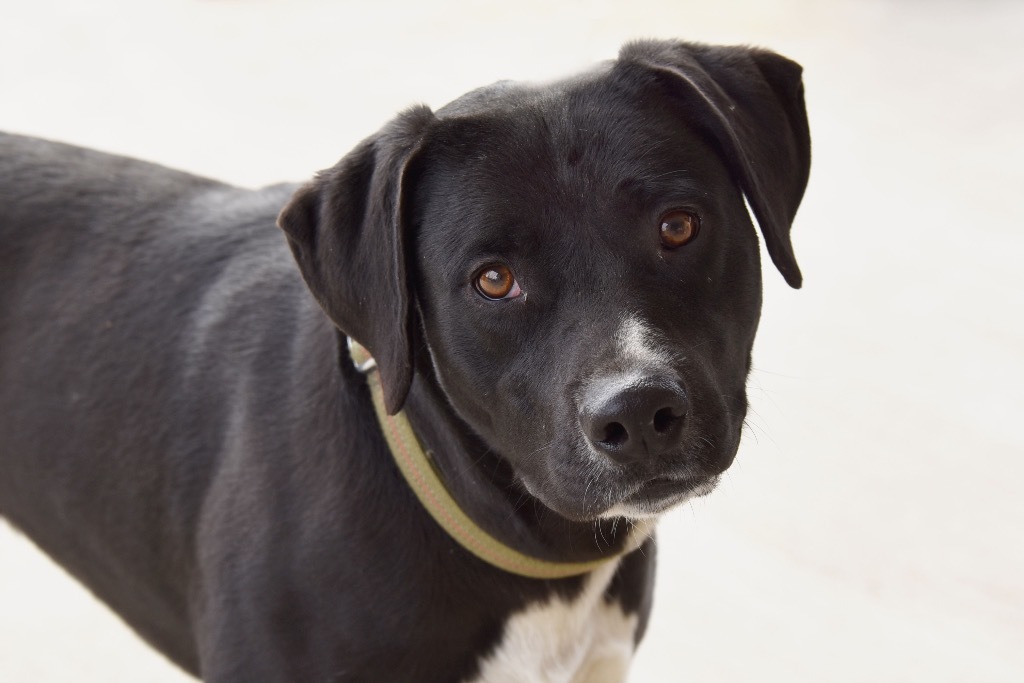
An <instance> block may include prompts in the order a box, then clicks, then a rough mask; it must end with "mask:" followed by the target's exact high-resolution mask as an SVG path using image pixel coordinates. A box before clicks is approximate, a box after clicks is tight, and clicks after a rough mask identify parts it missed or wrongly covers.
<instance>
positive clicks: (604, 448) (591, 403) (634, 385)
mask: <svg viewBox="0 0 1024 683" xmlns="http://www.w3.org/2000/svg"><path fill="white" fill-rule="evenodd" d="M617 384H618V383H616V382H612V381H608V382H604V383H601V382H598V383H595V384H593V385H592V386H591V387H590V388H589V389H588V391H587V393H586V397H585V398H584V400H583V402H582V404H581V405H580V426H581V427H582V428H583V433H584V434H585V435H586V437H587V439H589V440H590V443H591V444H593V446H594V448H596V449H597V451H598V452H599V453H605V454H606V455H608V457H610V458H612V459H614V460H616V461H619V462H631V461H636V460H641V459H644V458H649V457H654V456H659V455H663V454H665V453H668V452H670V451H672V450H673V449H675V448H678V446H679V445H680V442H681V440H682V434H683V423H684V422H685V420H686V412H687V410H688V408H689V401H688V400H687V398H686V392H685V391H684V390H683V389H682V387H680V386H678V385H677V384H675V383H674V382H671V381H668V380H661V379H651V378H642V379H638V380H636V381H633V382H630V383H628V384H626V385H625V386H621V385H618V386H617Z"/></svg>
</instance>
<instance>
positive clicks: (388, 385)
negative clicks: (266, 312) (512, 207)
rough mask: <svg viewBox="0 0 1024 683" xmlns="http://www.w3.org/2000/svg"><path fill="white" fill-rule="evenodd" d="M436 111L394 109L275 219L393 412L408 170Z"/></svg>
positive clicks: (403, 313) (404, 288)
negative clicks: (368, 362) (361, 351)
mask: <svg viewBox="0 0 1024 683" xmlns="http://www.w3.org/2000/svg"><path fill="white" fill-rule="evenodd" d="M435 120H436V119H435V117H434V114H433V113H432V112H431V111H430V109H428V108H427V107H416V108H414V109H410V110H409V111H406V112H405V113H403V114H401V115H399V116H398V117H396V118H395V119H394V120H393V121H391V122H390V123H389V124H388V125H386V126H385V127H384V128H383V129H381V131H380V132H378V133H377V134H376V135H373V136H372V137H370V138H368V139H367V140H364V141H363V142H362V143H360V144H359V146H357V147H356V148H355V149H354V150H352V151H351V152H349V153H348V154H347V155H346V156H345V157H344V158H343V159H342V160H341V161H339V162H338V163H337V164H336V165H335V166H334V167H332V168H329V169H327V170H325V171H321V172H320V173H318V174H317V176H316V178H314V179H313V180H312V181H311V182H309V183H307V184H306V185H304V186H303V187H301V188H300V189H299V190H298V191H297V192H296V193H295V195H294V196H293V197H292V199H291V201H290V202H288V204H287V205H286V206H285V207H284V209H283V210H282V211H281V214H280V216H278V219H277V224H278V226H279V227H280V228H281V229H282V230H284V232H285V233H286V234H287V236H288V243H289V246H291V249H292V253H293V254H294V255H295V260H296V261H297V262H298V264H299V270H300V271H301V272H302V277H303V278H304V279H305V281H306V284H307V285H308V286H309V289H310V290H311V291H312V292H313V296H314V297H316V300H317V302H319V304H320V307H321V308H323V310H324V311H325V312H326V313H327V315H328V317H329V318H330V319H331V320H332V321H333V322H334V324H335V325H336V326H337V327H338V328H339V329H341V330H342V331H343V332H345V334H347V335H349V336H350V337H352V338H353V339H355V340H356V341H358V342H359V343H360V344H362V345H363V346H365V347H366V348H367V349H368V350H369V351H370V353H371V354H373V357H374V359H375V360H376V361H377V369H378V372H380V375H381V383H382V384H383V387H384V403H385V406H386V407H387V410H388V413H390V414H392V415H393V414H394V413H396V412H398V410H399V409H400V408H401V407H402V404H403V403H404V402H405V397H406V394H407V393H408V392H409V386H410V384H411V383H412V372H413V366H412V338H411V336H412V329H413V322H412V317H411V316H412V310H411V306H410V303H409V302H410V290H409V283H408V281H407V277H408V276H407V268H406V255H405V246H404V245H405V222H406V215H407V210H408V207H406V206H405V203H406V201H405V200H406V195H407V194H408V192H407V188H406V187H405V185H406V180H407V170H408V168H409V165H410V162H411V160H412V159H413V158H414V156H415V155H416V152H417V150H418V149H419V148H420V145H421V143H422V140H423V137H424V134H425V132H426V130H427V128H428V127H429V126H430V125H431V123H433V122H434V121H435Z"/></svg>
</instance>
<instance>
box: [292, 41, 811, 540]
mask: <svg viewBox="0 0 1024 683" xmlns="http://www.w3.org/2000/svg"><path fill="white" fill-rule="evenodd" d="M800 71H801V70H800V67H799V66H798V65H796V64H795V63H793V62H791V61H789V60H787V59H785V58H783V57H780V56H778V55H776V54H774V53H771V52H767V51H763V50H757V49H748V48H721V47H708V46H702V45H693V44H685V43H667V42H642V43H635V44H632V45H629V46H627V47H625V48H624V49H623V51H622V53H621V54H620V57H619V59H618V60H617V61H615V62H611V63H608V64H605V65H602V66H601V67H599V68H598V69H596V70H595V71H593V72H591V73H588V74H584V75H582V76H580V77H577V78H573V79H569V80H565V81H561V82H558V83H554V84H550V85H545V86H530V85H518V84H506V83H500V84H497V85H495V86H491V87H489V88H485V89H482V90H479V91H475V92H472V93H470V94H468V95H466V96H464V97H462V98H460V99H459V100H456V101H455V102H453V103H451V104H449V105H448V106H446V107H444V108H443V109H441V110H439V111H438V112H437V113H436V114H434V113H432V112H431V111H429V110H428V109H426V108H417V109H413V110H410V111H408V112H406V113H404V114H403V115H401V116H399V117H398V118H397V119H396V120H394V121H393V122H391V123H390V124H389V125H388V126H386V127H385V128H384V129H383V130H382V131H380V132H379V133H378V134H377V135H375V136H373V137H372V138H370V139H369V140H367V141H365V142H364V143H362V144H361V145H360V146H359V147H358V148H356V149H355V150H354V151H353V152H351V153H350V154H349V155H347V156H346V157H345V158H344V159H342V160H341V162H339V164H338V165H337V166H335V167H334V168H332V169H329V170H327V171H325V172H323V173H321V174H320V175H319V176H318V177H317V178H316V179H315V180H314V181H313V182H312V183H310V184H308V185H306V186H305V187H303V188H302V189H300V190H299V192H298V193H297V194H296V196H295V197H294V198H293V200H292V201H291V203H290V204H289V205H288V206H287V207H286V208H285V209H284V211H283V212H282V214H281V218H280V221H279V223H280V225H281V227H282V228H283V229H284V230H285V231H286V233H287V235H288V238H289V241H290V244H291V247H292V250H293V252H294V254H295V257H296V259H297V261H298V263H299V266H300V268H301V270H302V273H303V276H304V277H305V279H306V282H307V283H308V284H309V287H310V289H311V290H312V292H313V293H314V295H315V296H316V297H317V299H318V301H319V302H320V304H321V305H322V306H323V308H324V310H325V311H326V312H327V314H328V315H329V316H330V317H331V318H332V320H333V321H334V322H335V323H336V324H337V325H338V327H340V328H341V329H342V330H344V331H345V332H346V333H348V334H349V335H351V336H352V337H354V338H355V339H357V340H358V341H360V342H362V343H363V344H364V345H365V346H367V347H368V348H369V349H370V351H371V352H372V353H373V355H374V356H375V358H376V359H377V362H378V366H379V368H380V371H381V375H382V379H383V382H384V387H385V398H386V403H387V407H388V410H389V411H391V412H394V411H396V410H398V409H399V408H400V407H401V405H402V403H403V401H404V399H405V395H406V393H407V391H408V389H409V386H410V383H411V379H412V376H413V373H414V372H417V371H419V370H423V371H424V372H426V371H427V370H428V369H426V368H415V367H414V362H413V357H414V354H413V339H416V340H418V342H419V341H421V342H422V343H423V344H424V345H425V347H426V348H427V349H428V351H429V353H428V354H427V356H426V357H427V358H428V359H429V363H430V364H431V366H432V367H430V368H429V373H428V374H429V375H430V376H431V377H432V378H433V381H436V382H437V383H438V384H439V385H440V387H441V389H442V390H443V392H444V394H445V395H446V397H447V399H448V401H449V402H450V405H451V408H452V409H453V410H454V411H455V413H457V415H458V416H459V417H460V418H461V419H462V420H463V421H464V422H465V423H466V424H467V425H468V426H469V427H470V428H471V429H472V430H473V431H474V432H475V433H476V434H477V435H478V436H479V437H480V438H481V439H482V440H483V441H484V442H485V443H486V444H487V447H488V448H489V449H491V450H492V451H493V452H496V453H498V454H500V455H501V457H503V458H504V459H505V460H506V461H507V462H508V463H509V465H510V466H511V468H512V470H513V472H514V474H515V477H516V479H517V480H518V481H519V482H521V484H522V485H523V486H524V487H525V488H526V489H527V490H528V491H529V492H530V493H532V494H533V495H534V496H536V497H537V498H538V499H539V500H540V501H542V502H543V503H544V504H545V505H547V506H548V507H549V508H551V509H553V510H555V511H556V512H558V513H560V514H562V515H564V516H566V517H568V518H570V519H578V520H584V519H594V518H597V517H601V516H610V515H624V516H627V517H633V518H636V517H643V516H647V515H651V514H657V513H659V512H661V511H663V510H665V509H667V508H668V507H671V506H672V505H674V504H677V503H678V502H680V501H682V500H684V499H685V498H687V497H689V496H691V495H695V494H700V493H704V492H707V491H709V490H710V489H711V488H712V487H713V485H714V483H715V480H716V478H717V475H719V474H720V473H721V472H722V471H724V470H725V469H726V468H727V467H728V466H729V465H730V464H731V462H732V460H733V457H734V455H735V453H736V448H737V446H738V443H739V438H740V430H741V428H742V424H743V418H744V416H745V413H746V406H747V403H746V392H745V381H746V376H747V373H748V371H749V369H750V352H751V347H752V344H753V340H754V334H755V331H756V329H757V323H758V318H759V315H760V308H761V270H760V262H759V261H760V259H759V250H758V241H757V235H756V232H755V230H754V228H753V225H752V224H751V221H750V217H749V215H748V212H747V209H746V207H745V205H744V198H746V200H747V201H748V202H749V205H750V207H751V208H752V210H753V213H754V215H755V217H756V219H757V222H758V225H759V226H760V229H761V233H762V235H763V236H764V239H765V242H766V244H767V247H768V252H769V254H770V255H771V257H772V260H773V261H774V262H775V265H776V266H777V267H778V269H779V270H780V271H781V272H782V274H783V276H784V277H785V278H786V281H787V282H789V284H791V285H792V286H794V287H799V286H800V272H799V270H798V268H797V264H796V261H795V259H794V257H793V250H792V246H791V244H790V238H789V229H790V223H791V221H792V219H793V216H794V214H795V212H796V210H797V206H798V205H799V203H800V199H801V197H802V195H803V191H804V187H805V185H806V182H807V174H808V168H809V163H810V141H809V134H808V128H807V118H806V114H805V111H804V103H803V88H802V84H801V80H800Z"/></svg>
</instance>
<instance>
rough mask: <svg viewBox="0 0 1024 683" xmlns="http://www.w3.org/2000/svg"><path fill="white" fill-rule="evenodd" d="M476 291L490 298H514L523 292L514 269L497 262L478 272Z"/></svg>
mask: <svg viewBox="0 0 1024 683" xmlns="http://www.w3.org/2000/svg"><path fill="white" fill-rule="evenodd" d="M476 291H478V292H480V294H482V295H483V296H485V297H487V298H488V299H514V298H515V297H517V296H519V295H520V294H521V293H522V290H520V289H519V283H518V282H516V278H515V276H514V275H512V270H511V269H510V268H509V267H508V266H505V265H502V264H500V263H495V264H492V265H489V266H486V267H484V268H483V270H481V271H480V272H478V273H477V276H476Z"/></svg>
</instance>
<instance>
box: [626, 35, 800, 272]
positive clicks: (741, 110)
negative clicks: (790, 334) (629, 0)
mask: <svg viewBox="0 0 1024 683" xmlns="http://www.w3.org/2000/svg"><path fill="white" fill-rule="evenodd" d="M619 60H620V62H625V63H627V64H628V63H633V64H640V65H642V66H643V67H644V68H645V69H649V70H651V71H653V72H654V74H655V76H656V77H657V78H658V80H660V81H662V82H664V83H665V84H666V85H667V87H668V89H669V91H670V92H671V93H672V94H673V95H675V96H676V97H677V99H678V100H679V102H681V103H682V105H683V106H684V108H685V111H686V114H687V119H688V121H689V122H692V123H693V124H695V125H697V126H699V127H703V128H704V129H705V130H706V131H708V132H709V133H710V134H711V135H712V137H713V138H714V139H715V140H716V141H717V143H718V144H719V146H720V148H721V150H722V153H723V155H724V157H725V160H726V162H727V164H728V165H729V167H730V171H731V172H732V173H733V176H734V177H735V178H736V179H737V180H738V181H739V184H740V187H741V188H742V189H743V192H744V194H746V196H747V201H749V202H750V205H751V208H752V209H753V210H754V215H755V216H756V217H757V222H758V224H759V225H760V226H761V232H762V233H763V234H764V238H765V243H766V244H767V246H768V253H769V255H770V256H771V257H772V261H773V262H774V263H775V266H776V267H777V268H778V269H779V271H781V272H782V275H783V277H785V278H786V282H788V283H789V284H790V286H792V287H795V288H799V287H800V285H801V283H802V281H803V278H802V276H801V275H800V268H799V267H798V266H797V263H796V257H795V256H794V255H793V245H792V242H791V241H790V237H789V230H790V225H791V224H792V222H793V217H794V216H795V215H796V210H797V207H798V206H799V205H800V200H801V199H802V198H803V194H804V188H805V187H806V186H807V176H808V174H809V172H810V166H811V137H810V131H809V130H808V126H807V111H806V109H805V108H804V88H803V82H802V80H801V72H802V69H801V67H800V65H799V64H797V63H796V62H793V61H790V60H789V59H786V58H785V57H782V56H781V55H777V54H775V53H774V52H770V51H768V50H761V49H757V48H747V47H714V46H709V45H700V44H694V43H682V42H662V41H642V42H637V43H632V44H630V45H627V46H625V47H624V48H623V49H622V52H621V53H620V54H619Z"/></svg>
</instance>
